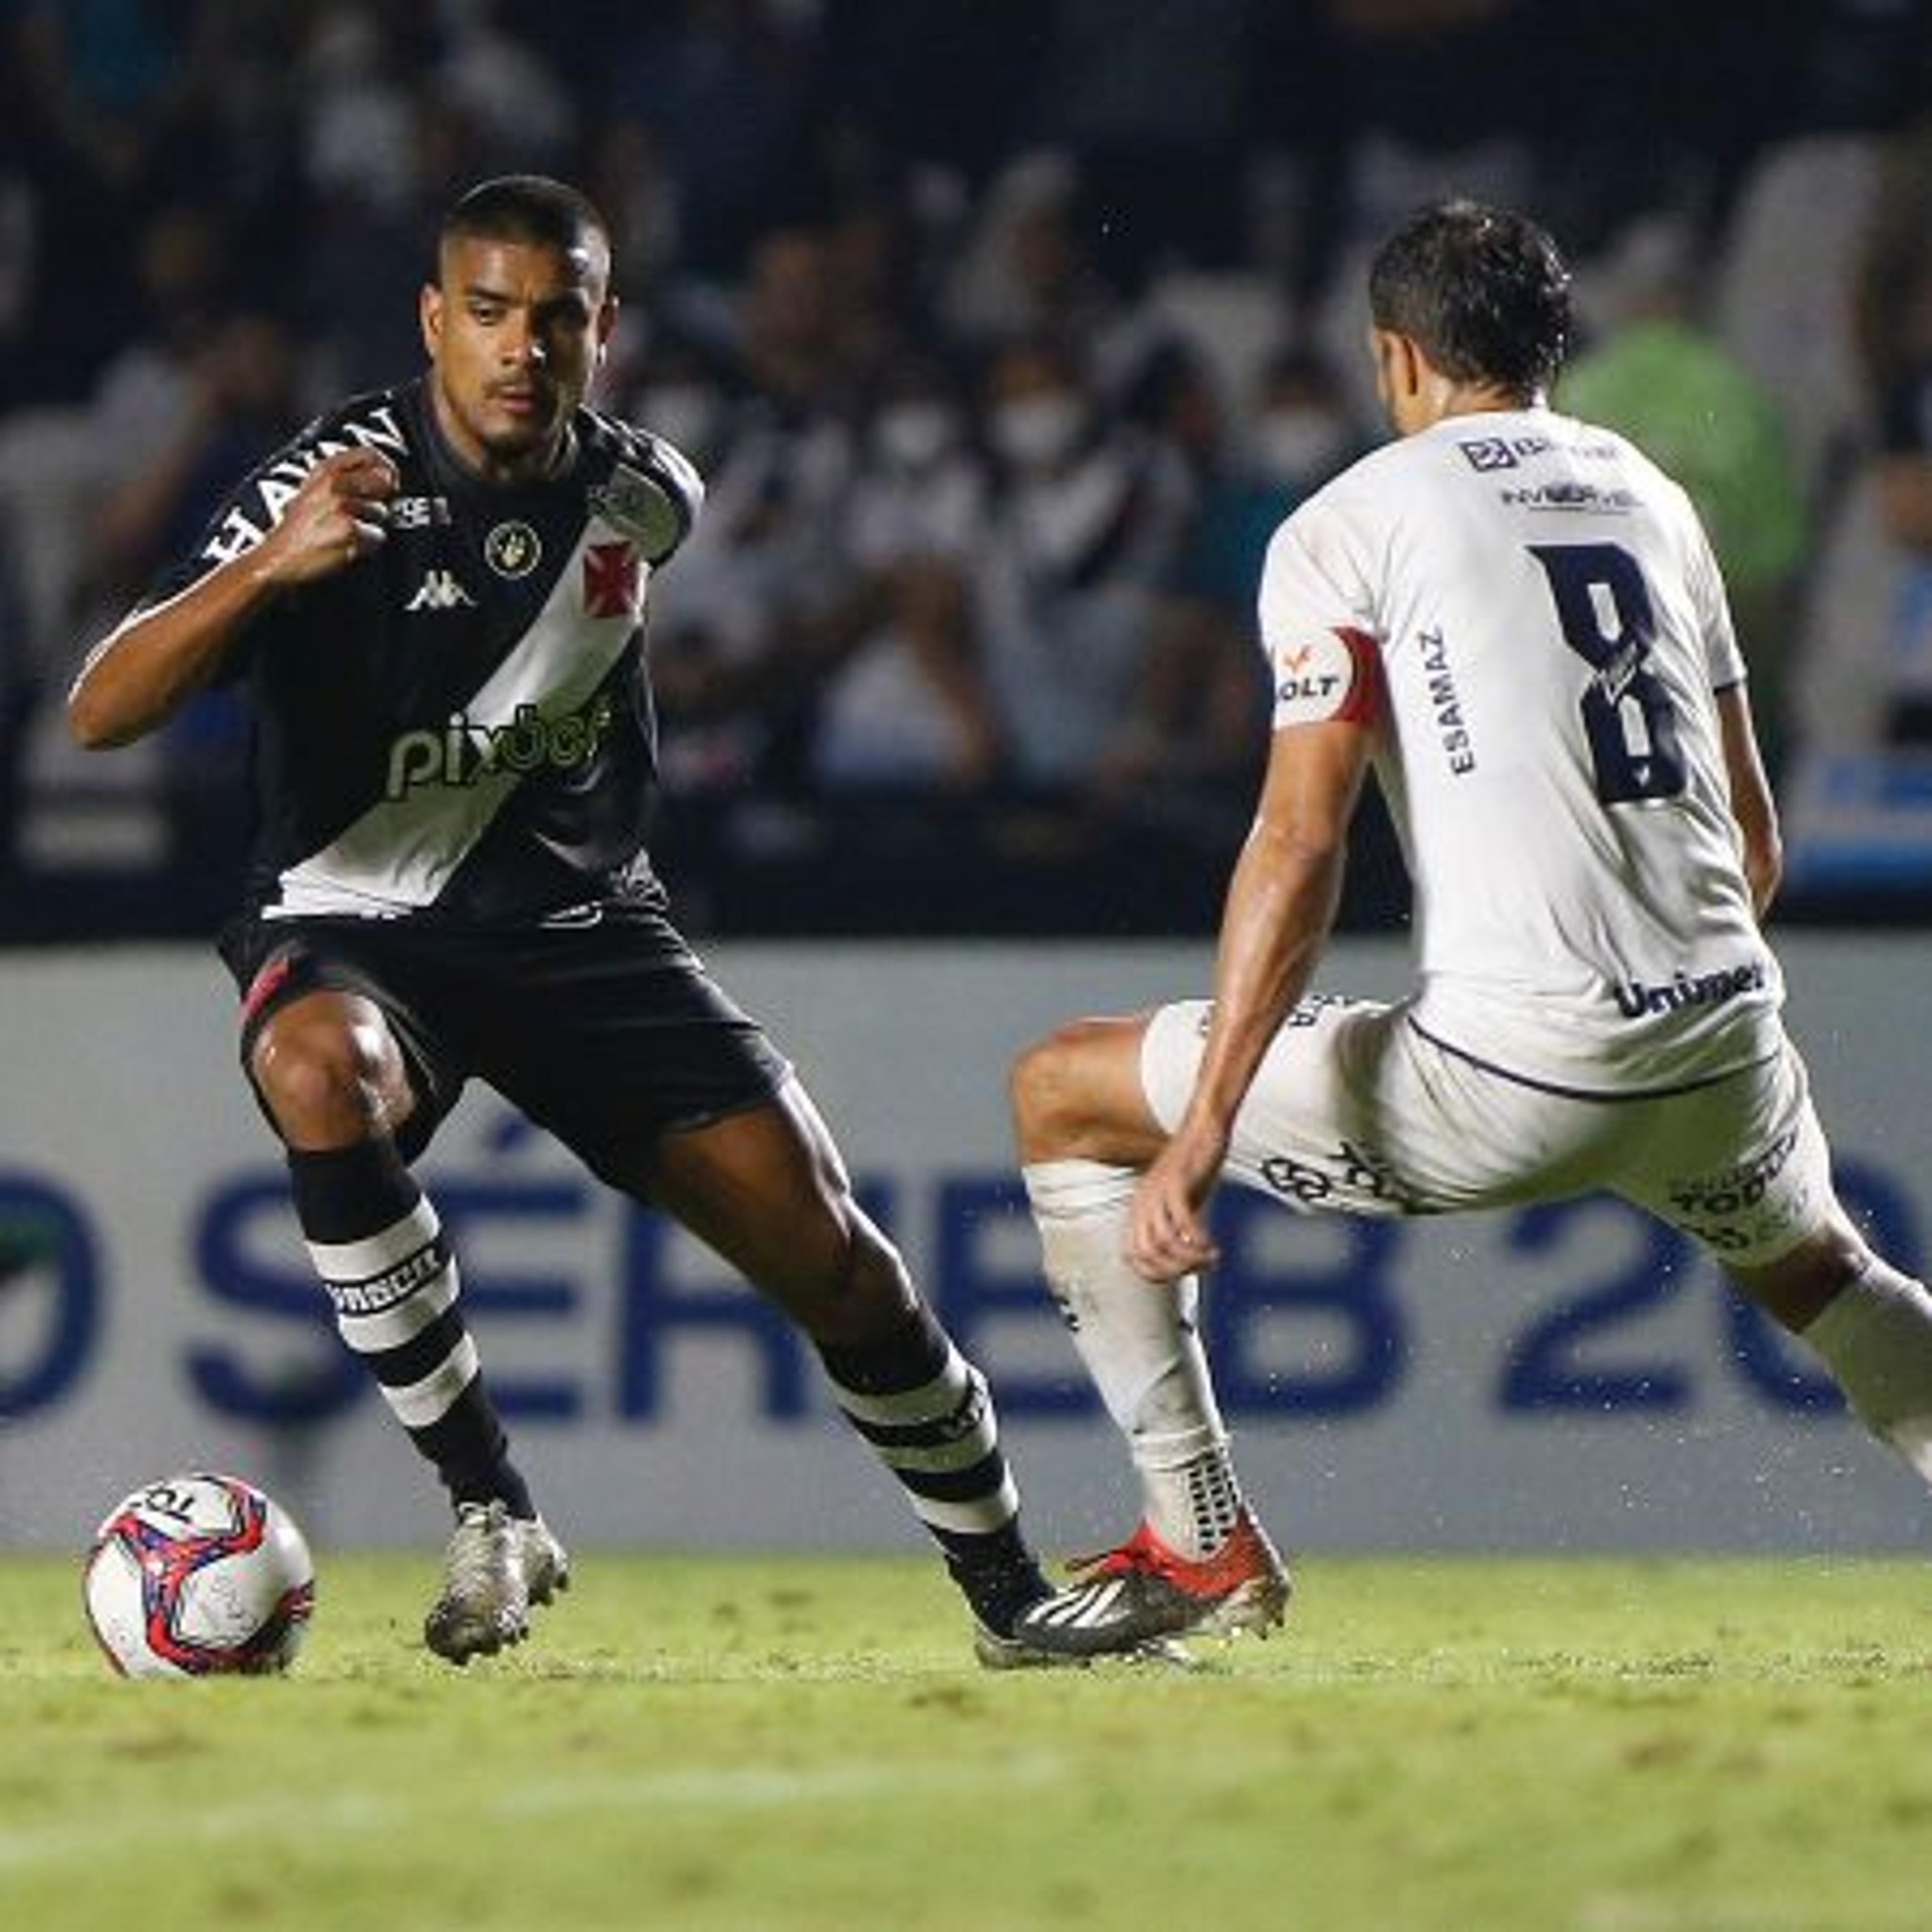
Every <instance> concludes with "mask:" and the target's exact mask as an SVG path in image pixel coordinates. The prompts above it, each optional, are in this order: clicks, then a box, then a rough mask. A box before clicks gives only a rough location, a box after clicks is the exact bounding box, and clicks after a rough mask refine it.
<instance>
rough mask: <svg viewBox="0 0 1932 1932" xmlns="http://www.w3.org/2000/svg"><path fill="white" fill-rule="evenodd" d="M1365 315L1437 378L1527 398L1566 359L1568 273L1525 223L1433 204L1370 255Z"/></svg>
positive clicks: (1479, 207)
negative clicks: (1402, 341)
mask: <svg viewBox="0 0 1932 1932" xmlns="http://www.w3.org/2000/svg"><path fill="white" fill-rule="evenodd" d="M1369 312H1370V315H1371V316H1372V317H1373V319H1374V321H1375V325H1376V327H1377V328H1378V329H1389V330H1391V331H1392V332H1394V333H1395V334H1397V335H1406V336H1407V337H1408V338H1409V339H1410V340H1411V341H1412V342H1414V343H1415V344H1416V346H1417V347H1418V348H1419V349H1421V351H1422V353H1424V355H1425V356H1427V357H1428V359H1429V360H1430V362H1431V363H1433V365H1435V367H1436V368H1438V369H1439V370H1440V371H1442V374H1444V375H1445V376H1448V377H1452V378H1453V379H1454V380H1456V381H1457V382H1463V383H1484V382H1487V383H1495V384H1496V385H1497V386H1499V388H1501V389H1505V390H1507V391H1508V392H1510V393H1511V394H1512V395H1516V396H1518V397H1520V398H1524V399H1527V398H1529V397H1530V396H1532V395H1535V393H1536V392H1538V391H1540V390H1542V389H1546V388H1547V387H1548V386H1549V385H1550V383H1552V382H1553V380H1555V378H1556V372H1557V371H1558V370H1559V369H1560V368H1562V366H1563V359H1564V357H1565V356H1566V355H1567V354H1568V352H1569V347H1570V337H1571V328H1572V326H1573V324H1572V317H1571V304H1570V269H1569V266H1568V264H1567V263H1565V260H1563V256H1562V251H1560V250H1559V248H1558V247H1557V245H1556V242H1555V241H1554V240H1553V239H1552V237H1551V236H1550V235H1549V234H1548V233H1547V231H1546V230H1544V229H1542V228H1541V227H1539V226H1538V225H1537V223H1535V222H1534V221H1532V220H1530V219H1529V217H1528V216H1527V215H1523V214H1514V213H1512V212H1511V211H1509V210H1508V209H1506V208H1488V207H1485V206H1484V205H1483V204H1482V203H1481V202H1475V201H1466V200H1463V199H1454V200H1449V201H1439V202H1433V203H1432V204H1431V205H1430V206H1428V207H1427V208H1422V209H1420V210H1419V211H1418V212H1417V213H1415V214H1412V215H1411V216H1410V217H1409V219H1408V220H1406V221H1405V222H1404V223H1403V225H1402V226H1400V228H1398V229H1397V230H1396V231H1395V233H1394V234H1393V235H1391V236H1390V237H1389V238H1388V240H1387V241H1386V242H1384V243H1383V244H1382V247H1381V248H1379V250H1378V251H1376V258H1375V260H1374V261H1373V263H1371V265H1370V269H1369Z"/></svg>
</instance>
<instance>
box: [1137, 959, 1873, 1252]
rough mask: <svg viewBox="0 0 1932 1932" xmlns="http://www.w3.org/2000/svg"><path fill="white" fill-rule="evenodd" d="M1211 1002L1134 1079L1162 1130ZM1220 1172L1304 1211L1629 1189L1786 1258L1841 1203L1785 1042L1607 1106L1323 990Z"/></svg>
mask: <svg viewBox="0 0 1932 1932" xmlns="http://www.w3.org/2000/svg"><path fill="white" fill-rule="evenodd" d="M1210 1011H1211V1008H1210V1006H1209V1003H1208V1001H1205V1000H1187V1001H1180V1002H1178V1003H1177V1004H1175V1005H1172V1006H1167V1007H1162V1008H1161V1009H1160V1010H1159V1011H1158V1012H1157V1013H1155V1014H1154V1016H1153V1018H1152V1019H1151V1021H1150V1022H1149V1024H1148V1030H1147V1034H1146V1037H1145V1040H1144V1041H1143V1043H1142V1048H1141V1083H1142V1087H1143V1088H1144V1089H1145V1092H1146V1095H1147V1099H1148V1106H1150V1107H1151V1109H1153V1111H1154V1117H1155V1118H1156V1119H1157V1120H1158V1121H1160V1123H1161V1124H1162V1125H1163V1127H1168V1128H1172V1127H1173V1126H1174V1124H1175V1122H1176V1121H1178V1120H1179V1119H1180V1118H1181V1112H1182V1110H1183V1109H1184V1108H1185V1107H1186V1106H1187V1100H1188V1097H1189V1095H1190V1094H1191V1093H1192V1091H1193V1086H1194V1078H1195V1073H1196V1069H1197V1068H1198V1067H1199V1064H1200V1060H1201V1052H1202V1043H1203V1041H1204V1040H1205V1035H1206V1031H1207V1026H1208V1015H1209V1013H1210ZM1228 1172H1229V1175H1230V1177H1231V1178H1233V1179H1235V1180H1237V1181H1241V1182H1244V1183H1245V1184H1247V1186H1249V1187H1253V1188H1256V1189H1258V1190H1259V1191H1260V1192H1262V1193H1265V1194H1272V1195H1274V1196H1276V1197H1277V1199H1280V1201H1281V1202H1283V1204H1284V1205H1286V1206H1288V1207H1290V1208H1296V1209H1298V1210H1300V1211H1304V1212H1312V1211H1315V1210H1317V1209H1322V1210H1330V1211H1334V1212H1336V1213H1339V1214H1369V1215H1395V1214H1460V1213H1463V1212H1466V1211H1469V1210H1471V1209H1475V1208H1499V1207H1506V1206H1511V1205H1523V1204H1526V1203H1529V1202H1538V1201H1552V1200H1562V1199H1568V1198H1570V1197H1571V1196H1576V1195H1580V1194H1587V1193H1595V1192H1596V1191H1598V1190H1605V1191H1607V1192H1609V1193H1613V1194H1617V1195H1621V1196H1622V1197H1623V1198H1624V1199H1626V1200H1628V1201H1631V1202H1635V1203H1636V1204H1637V1205H1638V1206H1639V1207H1640V1208H1646V1209H1647V1210H1648V1211H1649V1212H1650V1213H1652V1214H1655V1215H1656V1216H1657V1217H1658V1218H1659V1219H1660V1220H1664V1221H1666V1222H1667V1223H1669V1224H1670V1226H1672V1227H1673V1228H1679V1229H1682V1230H1683V1232H1685V1234H1687V1235H1690V1236H1691V1237H1692V1238H1693V1239H1694V1240H1696V1241H1700V1242H1702V1243H1703V1244H1704V1246H1705V1247H1708V1248H1709V1249H1710V1250H1712V1253H1715V1255H1716V1256H1717V1257H1718V1259H1719V1260H1720V1261H1721V1262H1724V1263H1726V1264H1727V1265H1732V1266H1736V1267H1742V1268H1756V1267H1761V1266H1763V1265H1765V1264H1766V1263H1768V1262H1774V1261H1776V1260H1778V1259H1779V1258H1780V1257H1781V1256H1784V1255H1785V1254H1787V1253H1789V1252H1790V1250H1792V1249H1793V1248H1794V1247H1796V1246H1797V1244H1799V1242H1800V1241H1803V1240H1804V1239H1805V1238H1806V1237H1807V1236H1808V1235H1811V1234H1814V1233H1815V1232H1817V1230H1818V1229H1820V1227H1822V1226H1823V1225H1824V1223H1825V1222H1826V1220H1827V1218H1828V1217H1829V1215H1830V1214H1831V1212H1832V1205H1833V1199H1834V1196H1833V1194H1832V1175H1831V1157H1830V1153H1829V1149H1828V1148H1827V1147H1826V1142H1825V1136H1824V1133H1823V1130H1822V1129H1821V1128H1820V1126H1819V1124H1818V1119H1817V1115H1816V1114H1815V1113H1814V1111H1813V1109H1812V1106H1811V1094H1810V1089H1809V1085H1808V1082H1807V1080H1806V1079H1805V1068H1804V1065H1803V1063H1802V1061H1800V1059H1799V1056H1798V1054H1797V1052H1796V1049H1794V1048H1793V1047H1792V1046H1790V1044H1789V1043H1787V1044H1786V1046H1785V1048H1784V1051H1783V1052H1781V1053H1780V1054H1778V1055H1774V1056H1773V1057H1772V1058H1770V1059H1769V1060H1766V1061H1760V1063H1758V1064H1757V1065H1755V1066H1752V1067H1745V1068H1744V1069H1742V1070H1740V1071H1739V1072H1736V1073H1729V1074H1727V1075H1725V1076H1723V1077H1722V1078H1721V1079H1715V1080H1713V1081H1712V1082H1710V1083H1709V1084H1708V1085H1704V1086H1700V1087H1694V1088H1687V1089H1685V1090H1684V1091H1682V1092H1677V1093H1671V1094H1650V1095H1643V1096H1634V1097H1631V1098H1629V1099H1627V1100H1603V1099H1598V1098H1592V1097H1586V1096H1583V1095H1579V1094H1567V1093H1563V1092H1560V1091H1553V1090H1552V1089H1550V1088H1543V1087H1539V1086H1537V1085H1533V1084H1532V1083H1530V1082H1528V1081H1527V1080H1525V1079H1518V1078H1516V1077H1514V1076H1510V1075H1507V1074H1503V1073H1499V1072H1497V1071H1496V1070H1493V1069H1492V1068H1490V1067H1484V1066H1481V1065H1480V1064H1478V1063H1477V1062H1475V1061H1473V1060H1470V1059H1468V1058H1465V1057H1464V1056H1463V1055H1460V1054H1459V1053H1457V1052H1454V1051H1453V1050H1452V1049H1449V1048H1447V1047H1445V1046H1441V1045H1439V1044H1438V1043H1436V1042H1433V1041H1432V1040H1429V1039H1428V1038H1427V1037H1425V1036H1424V1034H1421V1032H1419V1031H1418V1030H1417V1028H1416V1027H1415V1025H1414V1024H1413V1023H1412V1021H1411V1020H1410V1019H1409V1010H1408V1008H1407V1007H1406V1006H1400V1005H1397V1006H1385V1005H1382V1004H1379V1003H1376V1002H1373V1001H1355V1000H1343V999H1340V998H1335V997H1334V996H1332V995H1316V996H1315V997H1313V998H1310V999H1307V1000H1304V1001H1303V1002H1302V1003H1301V1005H1300V1006H1298V1007H1296V1009H1295V1011H1294V1012H1293V1013H1292V1014H1291V1015H1290V1016H1289V1019H1288V1021H1287V1022H1286V1025H1283V1028H1282V1029H1281V1031H1280V1033H1279V1034H1277V1036H1276V1037H1275V1040H1274V1045H1273V1046H1271V1047H1270V1048H1269V1049H1268V1054H1267V1055H1266V1057H1265V1058H1264V1059H1263V1061H1262V1065H1261V1068H1260V1070H1259V1073H1257V1074H1256V1077H1255V1082H1254V1085H1253V1087H1252V1088H1250V1090H1249V1093H1248V1096H1247V1100H1245V1101H1244V1103H1242V1106H1241V1112H1240V1113H1239V1114H1238V1115H1237V1116H1236V1118H1235V1136H1234V1145H1233V1147H1232V1150H1231V1151H1230V1155H1229V1163H1228Z"/></svg>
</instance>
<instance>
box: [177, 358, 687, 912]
mask: <svg viewBox="0 0 1932 1932" xmlns="http://www.w3.org/2000/svg"><path fill="white" fill-rule="evenodd" d="M365 447H366V448H370V449H377V450H380V452H382V453H383V455H385V456H386V457H388V458H389V460H390V461H391V462H392V463H394V464H395V466H396V469H397V472H398V477H399V479H400V480H399V484H398V489H397V491H396V493H395V496H394V498H393V499H392V500H391V502H390V505H389V540H388V541H387V542H386V544H383V545H382V546H380V547H379V548H377V549H376V550H373V551H372V552H371V553H368V554H366V555H365V556H362V558H360V559H359V560H358V561H356V562H354V563H353V564H351V565H349V566H348V567H347V568H346V569H344V570H342V571H338V572H336V573H335V574H332V575H331V576H329V577H324V578H323V579H321V580H318V581H317V582H314V583H308V584H304V585H302V586H297V587H296V588H293V589H289V590H287V591H284V592H281V593H280V594H279V595H278V596H277V597H276V598H275V600H274V601H273V602H272V603H271V604H269V605H268V606H266V607H265V608H264V609H263V610H261V611H260V613H258V614H257V616H255V617H254V618H253V619H251V621H250V623H249V625H248V628H247V630H246V631H245V632H244V633H243V634H242V637H241V639H240V640H239V642H238V644H237V646H236V650H235V652H234V653H233V656H232V657H231V658H230V659H229V662H228V664H227V666H226V673H225V674H226V676H228V677H229V679H234V680H237V681H239V682H241V683H242V685H244V686H245V689H246V691H247V694H248V700H249V708H250V711H251V721H252V725H253V730H254V745H253V752H252V760H253V769H254V802H255V806H256V813H257V824H256V829H255V833H254V842H253V845H252V848H251V864H250V872H249V894H250V898H251V905H252V907H253V908H254V910H258V911H259V912H260V914H261V915H262V916H264V917H266V918H269V919H286V918H294V917H302V916H344V915H347V916H356V917H365V918H377V919H435V920H439V921H452V922H479V923H493V922H501V921H508V920H520V919H528V918H531V917H532V916H536V917H541V916H544V915H545V914H547V913H552V912H556V911H559V910H562V909H564V908H566V907H572V906H577V905H582V904H587V903H589V902H592V901H598V900H600V899H603V898H609V897H611V896H613V895H623V896H626V897H628V896H633V895H638V894H643V895H648V896H657V895H658V887H657V886H656V884H655V880H653V879H652V875H651V873H650V869H649V860H648V858H647V856H646V850H645V838H646V830H647V827H648V823H649V816H650V811H651V807H652V799H653V797H654V796H655V790H656V781H657V745H656V725H655V718H654V715H653V713H652V703H651V694H650V686H649V676H648V672H647V667H646V659H645V652H644V610H645V598H646V590H647V586H648V584H649V578H650V575H651V573H652V571H653V570H654V569H655V568H656V567H657V566H658V565H660V564H661V563H662V562H664V560H665V559H667V557H668V556H670V554H671V553H672V552H673V550H675V549H676V547H677V546H678V545H679V544H680V543H681V542H682V541H683V539H684V538H685V535H687V534H688V532H689V530H690V529H691V523H692V521H693V520H694V517H696V515H697V510H698V508H699V505H700V503H701V502H702V500H703V486H702V484H700V482H699V481H698V478H697V474H696V472H694V470H693V469H691V466H690V464H689V463H687V462H686V461H685V459H684V458H682V456H680V455H679V454H678V452H676V450H674V449H672V448H671V447H670V446H669V445H668V444H667V443H664V442H663V441H662V440H661V439H659V438H658V437H654V436H652V435H651V434H649V432H647V431H643V430H641V429H637V428H632V427H631V426H630V425H626V424H624V423H621V422H616V421H615V420H613V419H610V418H609V417H607V416H602V415H601V414H599V413H596V412H595V411H592V410H581V409H580V410H578V411H577V413H576V414H575V416H574V418H573V419H572V422H571V439H570V446H569V448H568V452H567V453H566V458H565V462H564V463H563V464H562V466H561V467H560V469H559V471H558V472H557V473H556V474H555V475H553V476H550V477H547V478H543V479H541V480H538V481H529V482H520V483H517V484H489V483H485V482H484V481H481V480H479V479H478V478H477V477H476V476H475V475H474V474H473V473H472V472H471V471H469V469H467V468H466V466H464V465H463V463H461V462H460V460H458V458H457V457H456V455H455V453H454V452H452V450H451V449H450V448H449V445H448V444H447V443H446V441H445V440H444V439H443V436H442V434H440V431H439V430H438V428H437V425H436V422H435V419H434V411H433V409H432V407H431V401H430V399H429V397H428V393H427V391H426V389H425V386H424V384H423V383H422V382H421V381H418V382H415V383H409V384H406V385H404V386H401V387H399V388H397V389H389V390H386V391H381V392H376V393H374V394H371V395H364V396H360V397H358V398H354V399H353V400H352V401H349V402H347V403H345V404H343V405H342V406H341V407H339V408H338V409H336V410H333V411H332V412H331V413H329V414H328V415H326V416H323V417H321V418H320V419H318V420H317V421H316V422H314V423H312V424H311V425H310V426H309V427H308V428H307V429H305V430H304V431H302V433H301V434H299V436H297V437H296V438H295V439H294V440H293V441H292V442H291V443H290V444H288V445H287V446H286V447H285V448H284V449H282V450H281V451H280V452H278V453H277V454H276V455H274V456H273V457H272V458H270V459H269V460H268V461H267V462H266V463H263V465H262V466H260V468H259V469H257V470H256V471H255V472H254V473H253V474H252V475H251V476H249V477H248V478H247V480H246V481H244V482H243V483H242V484H241V485H240V486H239V487H238V488H237V489H236V490H234V491H233V493H232V494H231V495H230V496H229V498H228V499H227V500H226V502H224V503H223V505H222V506H221V508H220V509H219V510H218V511H217V514H216V515H215V516H214V519H213V520H212V521H211V523H210V525H209V526H208V530H207V532H205V535H204V536H203V538H202V541H201V544H200V546H199V549H198V550H196V553H195V554H194V555H193V557H191V558H190V559H187V560H185V561H184V562H182V563H181V565H178V567H177V568H175V569H174V570H173V571H170V572H169V574H167V575H166V577H164V578H163V580H162V581H161V582H160V583H159V584H157V586H156V587H155V589H154V592H153V593H152V594H151V597H150V598H149V600H148V601H150V602H153V601H159V599H160V598H163V597H166V596H168V595H172V594H173V593H174V592H176V591H178V590H180V589H183V588H184V587H185V586H187V585H188V584H190V583H193V581H194V580H196V578H197V577H199V576H201V575H202V574H204V573H205V572H206V571H208V570H210V569H211V568H214V567H215V566H216V565H218V564H220V563H221V562H223V561H225V560H226V559H229V558H230V557H233V556H238V555H240V554H242V553H245V552H246V551H247V550H249V549H250V548H251V547H253V546H254V544H257V543H260V541H262V540H263V538H264V537H265V536H266V535H267V534H268V533H269V530H270V529H272V528H273V527H274V526H275V523H276V522H277V521H278V520H279V519H280V518H281V516H282V515H283V514H284V513H285V511H286V510H287V506H288V504H289V502H290V499H292V498H293V496H294V494H295V493H296V490H297V489H298V488H299V487H300V486H301V484H302V479H303V478H305V476H306V475H308V472H309V471H310V470H311V469H313V468H314V466H315V465H316V464H317V463H318V462H320V461H321V460H323V458H326V457H327V456H329V455H332V454H333V453H334V452H336V451H338V450H343V449H356V448H365Z"/></svg>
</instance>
